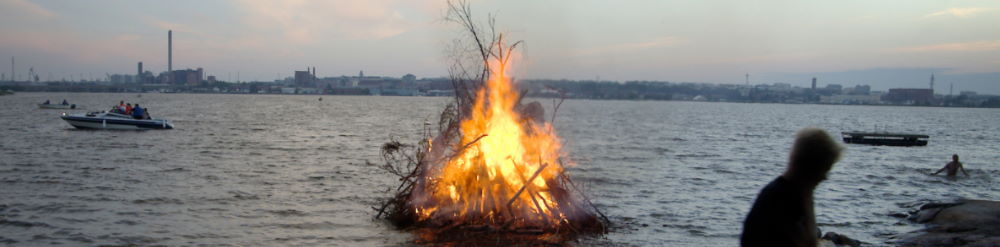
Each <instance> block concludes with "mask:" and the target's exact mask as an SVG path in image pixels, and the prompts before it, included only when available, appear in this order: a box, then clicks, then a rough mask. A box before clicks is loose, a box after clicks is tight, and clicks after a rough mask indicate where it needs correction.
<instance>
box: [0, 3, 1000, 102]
mask: <svg viewBox="0 0 1000 247" xmlns="http://www.w3.org/2000/svg"><path fill="white" fill-rule="evenodd" d="M469 2H470V4H471V6H472V9H473V11H474V14H475V15H476V16H475V17H476V18H477V19H479V20H480V21H482V22H485V21H486V18H487V16H488V15H494V16H495V17H496V24H497V28H498V29H499V30H500V31H503V32H504V33H505V36H506V37H509V38H510V39H513V40H523V41H524V42H525V43H524V44H525V45H524V46H523V47H522V49H521V50H520V52H521V55H520V56H519V59H518V60H517V61H515V63H516V65H515V68H516V69H515V71H513V73H514V76H517V77H518V78H535V79H572V80H595V79H599V80H614V81H628V80H650V81H653V80H655V81H671V82H706V83H731V84H743V83H745V77H744V75H745V74H750V83H751V84H771V83H790V84H792V85H796V86H808V84H809V83H810V80H811V78H812V77H817V78H818V82H819V86H820V87H822V86H824V85H826V84H831V83H836V84H841V85H844V86H846V87H850V86H854V85H857V84H866V85H871V86H872V88H873V89H874V90H885V89H888V88H898V87H911V88H916V87H920V88H925V87H928V86H929V85H928V84H929V78H930V75H931V74H932V73H933V74H934V75H935V78H936V87H935V90H936V91H937V92H938V93H948V91H949V89H950V88H949V87H950V86H952V85H953V86H954V92H955V93H958V92H959V91H966V90H971V91H978V92H980V93H988V94H1000V27H998V24H1000V1H992V0H951V1H948V0H905V1H904V0H898V1H893V0H885V1H862V0H845V1H784V0H774V1H739V0H732V1H652V0H634V1H633V0H629V1H598V0H575V1H571V0H547V1H529V0H524V1H521V0H514V1H499V0H497V1H493V0H470V1H469ZM446 7H447V4H446V2H445V1H443V0H441V1H438V0H435V1H422V0H369V1H360V0H359V1H338V0H327V1H320V0H317V1H307V0H285V1H258V0H208V1H191V0H180V1H151V0H93V1H57V0H52V1H47V0H40V1H28V0H0V57H2V58H4V60H7V59H9V58H10V57H14V59H15V69H16V70H17V71H16V72H17V74H18V75H19V76H21V77H22V78H23V76H24V75H26V74H27V71H28V69H29V68H34V70H35V71H36V72H37V73H38V74H39V77H40V78H41V79H42V80H47V79H52V80H61V79H63V78H65V79H79V78H80V77H81V76H82V77H84V78H103V77H104V76H105V75H106V74H109V73H110V74H116V73H120V74H134V73H135V70H136V63H137V62H139V61H142V62H143V63H144V69H145V70H150V71H153V72H154V73H159V72H160V71H165V70H166V67H167V48H166V46H167V41H166V37H167V30H173V37H174V40H173V46H174V54H173V59H174V60H173V67H174V69H184V68H198V67H201V68H204V69H205V70H206V73H207V74H208V75H215V76H216V77H217V78H219V79H220V80H227V81H234V80H236V79H237V76H238V77H239V79H240V80H242V81H252V80H260V81H271V80H274V79H277V78H284V77H288V76H291V75H293V71H295V70H305V69H306V67H316V73H317V75H318V76H320V77H327V76H340V75H356V74H358V72H359V71H362V70H363V71H364V72H365V75H379V76H392V77H400V76H403V75H405V74H414V75H416V76H417V77H438V76H447V75H448V67H449V65H450V64H451V58H450V57H449V56H448V54H450V53H449V52H448V47H449V44H451V43H452V41H453V40H454V39H456V38H458V37H460V36H461V33H460V31H461V30H460V29H459V27H458V26H457V25H455V24H454V23H450V22H447V21H445V18H444V17H445V14H446V9H447V8H446ZM4 60H0V61H4ZM0 64H7V62H4V63H0ZM5 67H7V68H6V69H0V72H2V73H4V74H5V76H8V77H9V76H10V70H9V66H0V68H5Z"/></svg>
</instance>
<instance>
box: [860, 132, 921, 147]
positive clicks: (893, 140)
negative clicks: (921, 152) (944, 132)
mask: <svg viewBox="0 0 1000 247" xmlns="http://www.w3.org/2000/svg"><path fill="white" fill-rule="evenodd" d="M841 137H843V138H844V143H851V144H867V145H876V146H902V147H911V146H927V139H929V138H930V136H927V135H920V134H902V133H889V132H841Z"/></svg>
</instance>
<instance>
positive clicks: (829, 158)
mask: <svg viewBox="0 0 1000 247" xmlns="http://www.w3.org/2000/svg"><path fill="white" fill-rule="evenodd" d="M841 150H843V147H841V146H840V145H838V144H837V143H836V142H834V141H833V139H831V138H830V136H829V135H827V134H826V132H825V131H823V130H821V129H817V128H805V129H802V130H800V131H799V133H798V134H797V136H796V138H795V144H794V146H792V152H791V154H790V155H789V157H788V170H786V171H785V173H784V174H782V175H781V176H782V177H784V178H785V179H788V180H791V181H795V182H799V183H803V184H806V185H811V186H816V185H818V184H819V182H821V181H823V180H824V179H826V173H827V172H829V171H830V168H832V167H833V163H836V162H837V160H838V159H840V152H841Z"/></svg>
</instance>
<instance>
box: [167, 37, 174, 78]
mask: <svg viewBox="0 0 1000 247" xmlns="http://www.w3.org/2000/svg"><path fill="white" fill-rule="evenodd" d="M167 74H168V75H173V74H174V30H167ZM171 77H172V76H171ZM170 79H171V82H173V78H170Z"/></svg>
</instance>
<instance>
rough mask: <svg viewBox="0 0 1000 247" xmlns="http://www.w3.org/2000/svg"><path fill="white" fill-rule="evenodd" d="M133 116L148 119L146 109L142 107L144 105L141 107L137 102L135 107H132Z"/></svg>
mask: <svg viewBox="0 0 1000 247" xmlns="http://www.w3.org/2000/svg"><path fill="white" fill-rule="evenodd" d="M132 118H135V119H146V109H142V107H139V104H135V107H134V108H132Z"/></svg>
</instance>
